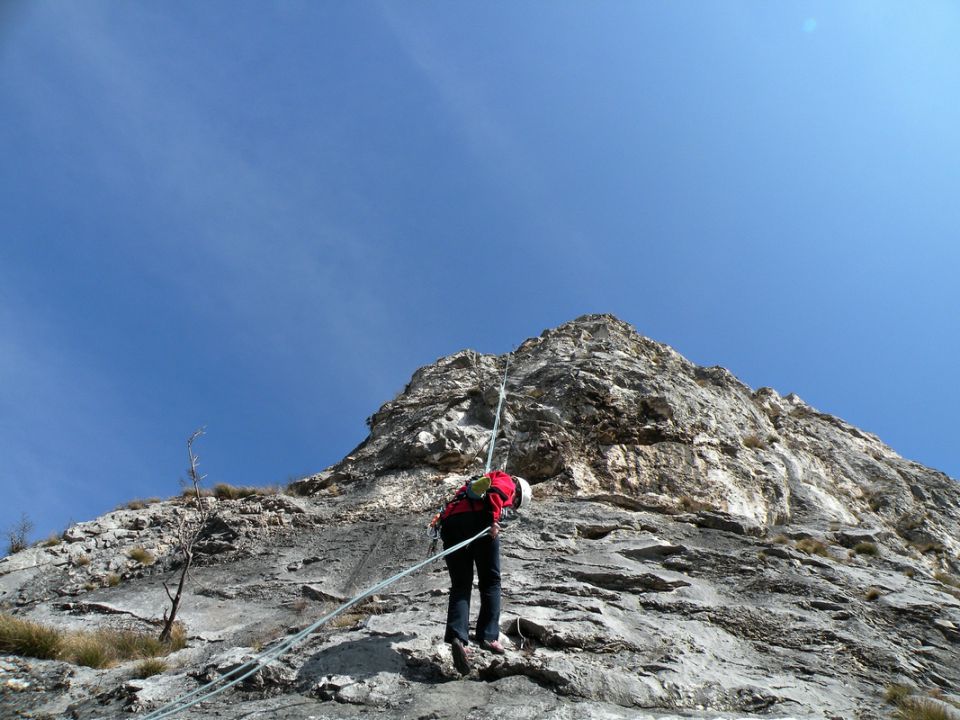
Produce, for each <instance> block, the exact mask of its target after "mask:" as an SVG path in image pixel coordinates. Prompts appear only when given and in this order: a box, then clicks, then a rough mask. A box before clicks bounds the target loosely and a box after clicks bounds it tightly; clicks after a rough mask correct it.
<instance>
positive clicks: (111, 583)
mask: <svg viewBox="0 0 960 720" xmlns="http://www.w3.org/2000/svg"><path fill="white" fill-rule="evenodd" d="M103 581H104V582H105V583H106V584H107V587H116V586H117V585H119V584H120V576H119V575H117V574H116V573H110V574H109V575H107V576H106V577H105V578H104V579H103Z"/></svg>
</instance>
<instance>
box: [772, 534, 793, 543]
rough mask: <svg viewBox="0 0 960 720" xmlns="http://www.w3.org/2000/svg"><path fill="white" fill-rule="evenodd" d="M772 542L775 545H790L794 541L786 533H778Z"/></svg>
mask: <svg viewBox="0 0 960 720" xmlns="http://www.w3.org/2000/svg"><path fill="white" fill-rule="evenodd" d="M770 542H772V543H773V544H774V545H789V544H790V543H791V542H793V541H792V540H791V539H790V538H788V537H787V536H786V535H777V536H776V537H775V538H773V539H772V540H771V541H770Z"/></svg>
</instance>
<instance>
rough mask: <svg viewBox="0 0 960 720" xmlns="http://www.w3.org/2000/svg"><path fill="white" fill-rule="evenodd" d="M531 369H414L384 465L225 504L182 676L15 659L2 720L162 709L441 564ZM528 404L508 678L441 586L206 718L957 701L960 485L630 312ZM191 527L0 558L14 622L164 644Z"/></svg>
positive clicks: (344, 627) (75, 531)
mask: <svg viewBox="0 0 960 720" xmlns="http://www.w3.org/2000/svg"><path fill="white" fill-rule="evenodd" d="M506 361H507V358H506V357H495V356H489V355H481V354H478V353H475V352H472V351H464V352H459V353H456V354H454V355H451V356H449V357H446V358H442V359H440V360H439V361H437V362H436V363H434V364H432V365H430V366H427V367H424V368H422V369H420V370H418V371H417V372H416V373H415V374H414V375H413V377H412V379H411V381H410V383H409V384H408V386H407V387H406V388H405V389H404V391H403V392H402V393H400V395H398V396H397V397H396V398H395V399H393V400H391V401H390V402H387V403H386V404H385V405H384V406H383V407H382V408H381V409H380V410H379V411H378V412H377V413H375V414H374V415H373V416H372V417H371V418H370V419H369V425H370V435H369V437H368V438H367V439H366V440H365V441H364V443H363V444H362V445H361V446H359V447H358V448H356V449H355V450H354V451H353V452H352V453H351V454H350V455H348V456H347V457H345V458H344V459H343V460H342V461H341V462H339V463H337V464H336V465H334V466H333V467H331V468H328V469H327V470H324V471H323V472H321V473H318V474H317V475H315V476H312V477H309V478H305V479H304V480H302V481H300V482H298V483H294V485H293V486H292V487H291V488H290V490H289V494H281V495H272V496H266V497H248V498H243V499H222V500H216V499H213V498H211V499H208V500H205V501H204V502H206V503H208V504H209V505H210V507H211V509H212V511H213V514H214V517H213V520H211V522H210V524H209V527H208V528H207V531H206V533H205V537H204V542H203V543H201V546H200V548H199V550H200V555H199V559H198V562H197V567H196V568H195V570H194V572H193V575H192V578H191V582H190V584H189V585H188V592H187V596H186V597H185V599H184V603H183V609H182V611H181V613H182V615H181V617H182V619H183V620H184V621H185V622H186V625H187V630H188V633H189V638H190V642H189V645H188V647H187V648H186V649H184V650H182V651H180V652H178V653H176V654H175V655H174V656H172V658H171V659H170V664H171V667H170V668H169V669H168V670H167V671H166V672H165V673H163V674H161V675H158V676H156V677H153V678H149V679H147V680H135V679H132V678H131V676H130V673H131V670H130V668H129V667H128V666H119V667H116V668H112V669H107V670H90V669H86V668H77V667H75V666H71V665H67V664H66V663H63V662H57V661H40V660H32V659H26V658H19V657H14V656H8V657H0V717H4V718H5V717H8V716H23V717H36V718H43V717H72V718H84V719H86V718H101V717H126V716H130V713H132V712H135V711H139V710H143V709H148V708H152V707H156V706H157V705H158V704H159V703H161V702H163V701H165V700H169V699H171V698H173V697H176V696H177V695H179V694H182V693H184V692H187V691H190V690H192V689H194V688H196V687H197V685H198V683H199V682H200V680H201V679H210V678H214V677H217V675H218V673H222V672H225V671H227V670H228V669H230V668H232V667H235V666H236V665H237V663H239V662H242V661H243V660H244V659H246V658H249V657H252V656H253V655H254V654H256V653H257V651H258V650H259V649H262V648H263V647H270V646H271V645H270V644H271V643H272V642H278V641H279V640H280V639H282V638H283V637H285V636H287V635H288V634H289V633H291V632H292V631H294V630H296V629H299V628H302V627H305V626H306V625H308V624H309V623H310V622H311V621H312V620H314V619H316V618H317V617H320V616H321V615H322V614H323V613H324V612H326V611H328V610H329V609H331V608H332V607H334V606H336V604H338V603H340V602H342V601H343V600H344V599H346V598H350V597H352V596H353V595H355V594H356V593H357V592H359V591H361V590H363V589H364V588H366V587H369V586H371V585H373V584H374V583H376V582H378V581H379V580H382V579H384V578H385V577H388V576H390V575H392V574H394V573H395V572H397V571H398V570H400V569H402V568H404V567H409V566H410V565H412V564H414V563H416V562H418V561H420V560H422V559H424V557H425V556H426V552H427V542H428V541H427V540H426V537H425V535H424V529H425V525H426V523H427V521H428V520H429V517H430V515H431V513H432V511H433V510H435V509H436V507H437V506H438V505H439V503H440V502H441V501H442V500H443V499H445V498H446V497H448V496H449V493H450V491H451V490H452V489H453V488H455V487H456V486H457V485H458V484H459V483H460V482H462V480H463V478H464V476H467V475H469V474H472V473H476V472H478V471H480V470H482V468H483V465H484V461H485V458H486V450H487V443H488V441H489V438H490V431H491V428H492V427H493V422H494V413H495V410H496V405H497V399H498V389H499V385H500V380H501V378H502V376H503V371H504V368H505V365H506ZM508 393H509V394H508V397H507V402H506V406H505V411H504V415H503V418H502V420H503V422H502V432H501V434H500V437H499V439H498V441H497V445H496V451H497V452H496V455H495V463H494V464H495V465H496V466H498V467H504V468H505V469H506V470H507V471H508V472H512V473H515V474H519V475H522V476H524V477H526V478H528V479H529V480H530V481H531V483H533V484H534V490H535V493H536V502H535V505H534V507H533V509H532V511H531V512H528V513H525V514H523V515H522V516H520V517H518V518H516V519H514V520H513V521H512V522H511V523H510V524H509V525H508V526H507V527H506V528H505V530H504V534H503V556H504V558H503V569H504V612H503V616H502V624H501V630H502V633H503V639H504V641H505V644H506V645H507V647H508V652H507V654H506V656H504V657H499V656H494V655H490V654H485V653H482V652H480V653H477V655H476V657H475V659H474V668H475V670H474V672H472V673H471V675H469V676H468V677H466V678H463V679H461V678H460V677H459V675H457V674H456V673H455V672H454V670H453V668H452V664H451V662H450V655H449V652H448V649H447V648H446V646H444V645H443V644H442V642H441V637H442V620H443V616H444V609H445V601H446V597H445V593H446V585H447V581H446V576H445V570H444V568H443V566H442V564H437V565H436V566H434V567H432V568H431V569H428V570H425V571H423V572H421V574H419V575H417V576H414V577H412V578H409V579H407V580H403V581H401V582H400V583H398V584H397V585H396V586H393V587H391V588H389V589H388V590H386V591H384V593H382V594H381V595H380V596H379V597H377V598H376V600H375V601H374V602H372V603H368V604H366V605H365V606H364V607H363V608H362V609H361V610H359V611H356V612H352V613H350V614H349V615H348V616H347V617H346V618H343V619H341V620H339V621H338V622H337V623H335V624H333V625H332V626H329V627H326V628H324V629H322V630H321V631H319V632H317V633H316V634H315V635H314V636H311V638H310V639H309V641H307V642H306V643H304V644H303V645H301V646H298V647H297V648H296V649H295V650H294V651H293V652H292V653H290V654H288V655H286V656H284V658H283V659H282V660H280V661H279V662H277V663H276V664H274V665H272V666H270V667H269V668H265V669H264V670H262V671H261V672H258V673H257V674H256V675H255V676H254V677H253V678H251V679H250V680H249V681H247V682H245V683H243V684H242V685H240V686H238V688H236V689H233V690H230V691H229V692H227V693H225V694H224V695H223V696H221V697H219V698H218V699H217V700H215V701H213V702H212V703H209V704H207V705H205V706H204V707H202V708H198V709H194V710H191V711H190V712H189V713H187V714H184V717H187V718H208V717H209V718H213V717H218V718H241V717H252V716H261V715H260V714H262V716H263V717H271V718H291V719H292V718H302V719H305V718H308V717H313V718H354V717H363V716H366V715H367V714H372V713H382V714H385V715H386V716H389V717H397V718H404V719H409V720H413V719H414V718H417V719H420V718H435V719H441V718H451V719H452V718H458V719H459V718H463V717H470V718H473V719H474V720H484V719H486V718H490V719H491V720H492V719H493V718H501V717H522V718H556V717H562V718H593V717H598V718H599V717H603V718H642V719H646V720H653V718H657V720H679V719H680V718H693V717H698V718H711V719H713V718H762V717H770V718H809V719H813V718H818V719H820V718H843V719H844V720H846V719H848V718H863V719H867V718H880V717H887V716H888V715H889V712H890V708H889V707H888V706H886V705H885V704H884V699H883V696H884V691H885V689H886V687H887V686H888V685H890V684H891V683H903V684H905V685H909V686H912V687H913V688H915V690H914V692H916V693H924V692H926V691H927V690H931V689H935V690H937V691H938V698H937V699H933V700H929V701H928V702H933V703H939V704H940V705H942V706H943V707H944V708H946V712H948V713H949V712H952V710H951V709H950V705H949V703H950V702H957V701H960V698H958V697H957V696H954V695H953V693H955V692H956V691H957V687H958V685H960V662H958V661H960V653H958V643H960V599H958V597H957V596H958V595H960V590H957V587H960V578H958V577H957V573H958V568H957V567H956V565H957V549H958V548H957V544H956V543H957V540H956V537H957V531H958V527H957V523H958V519H960V495H958V489H957V486H956V483H955V481H953V480H951V479H950V478H948V477H946V476H944V475H943V474H941V473H938V472H935V471H933V470H930V469H928V468H924V467H922V466H920V465H918V464H916V463H912V462H909V461H907V460H904V459H903V458H901V457H899V456H898V455H897V454H896V453H894V452H893V451H892V450H891V449H890V448H888V447H887V446H885V445H884V444H883V443H882V442H881V441H880V440H879V439H878V438H876V437H874V436H872V435H869V434H867V433H864V432H862V431H860V430H858V429H857V428H855V427H852V426H851V425H849V424H847V423H844V422H843V421H841V420H839V419H837V418H835V417H832V416H829V415H825V414H823V413H819V412H817V411H816V410H815V409H813V408H811V407H810V406H809V405H807V404H806V403H804V402H803V401H802V400H800V398H798V397H797V396H795V395H787V396H785V397H782V396H780V395H779V394H778V393H777V392H775V391H774V390H771V389H769V388H762V389H759V390H756V391H752V390H751V389H750V388H748V387H747V386H745V385H744V384H743V383H741V382H740V381H738V380H737V379H736V378H735V377H734V376H733V375H732V374H731V373H730V372H728V371H727V370H724V369H722V368H702V367H698V366H697V365H695V364H693V363H691V362H689V361H687V360H685V359H684V358H683V357H681V356H680V355H679V354H677V353H676V352H675V351H673V350H672V349H670V348H669V347H667V346H665V345H661V344H659V343H656V342H654V341H652V340H649V339H647V338H644V337H641V336H640V335H638V334H637V333H636V332H635V331H634V330H633V328H632V327H630V326H629V325H627V324H625V323H623V322H621V321H619V320H617V319H616V318H613V317H611V316H607V315H591V316H585V317H582V318H579V319H577V320H574V321H572V322H570V323H567V324H565V325H562V326H560V327H558V328H556V329H552V330H548V331H546V332H544V333H543V334H542V335H541V336H540V337H539V338H534V339H530V340H527V341H526V342H524V343H523V344H522V345H520V346H519V347H518V348H517V350H516V351H515V352H514V353H513V354H512V357H511V358H510V372H509V381H508ZM400 498H402V502H400ZM401 508H402V509H401ZM195 515H196V507H195V506H194V504H193V503H192V502H190V501H187V500H184V499H182V498H180V499H174V500H169V501H164V502H157V503H153V504H150V505H149V506H147V507H144V508H141V509H125V510H119V511H117V512H114V513H109V514H108V515H106V516H104V517H102V518H98V519H97V520H95V521H91V522H87V523H80V524H78V525H77V526H75V527H73V528H71V529H70V530H69V531H68V532H67V533H65V536H64V542H63V543H61V544H60V545H57V546H55V547H36V548H31V549H29V550H26V551H24V552H21V553H18V554H17V555H15V556H12V557H10V558H5V559H3V560H0V602H2V603H4V605H6V606H7V607H8V608H9V610H10V612H13V613H14V614H16V615H19V616H23V617H27V618H31V619H34V620H38V621H42V622H45V623H48V624H53V625H56V626H58V627H61V628H65V629H69V628H79V627H90V626H94V625H97V626H110V627H119V628H133V629H141V630H150V631H153V630H155V629H156V622H157V620H158V619H159V618H160V617H161V615H162V612H163V609H164V607H165V605H166V598H165V595H164V592H163V588H162V585H161V583H162V581H163V580H164V579H168V578H169V577H170V575H171V573H173V572H175V571H176V567H177V565H176V563H177V560H176V555H175V553H173V552H172V539H173V532H174V530H175V528H176V526H177V523H178V522H179V521H180V519H181V518H183V517H187V518H190V517H192V516H195ZM134 547H136V548H141V549H145V550H147V551H148V552H149V553H150V554H152V555H153V556H154V557H156V558H157V562H156V563H155V564H152V565H149V566H147V565H144V564H143V563H141V562H138V561H136V560H135V559H133V558H132V557H131V555H130V550H131V549H132V548H134ZM111 576H112V577H113V578H116V579H119V583H116V582H113V581H112V580H111V581H109V582H108V580H107V579H108V578H110V577H111Z"/></svg>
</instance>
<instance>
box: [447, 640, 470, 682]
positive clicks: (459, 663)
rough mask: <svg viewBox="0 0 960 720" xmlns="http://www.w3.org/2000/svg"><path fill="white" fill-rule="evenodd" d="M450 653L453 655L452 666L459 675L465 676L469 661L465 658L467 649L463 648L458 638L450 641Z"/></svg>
mask: <svg viewBox="0 0 960 720" xmlns="http://www.w3.org/2000/svg"><path fill="white" fill-rule="evenodd" d="M450 652H451V653H452V654H453V666H454V667H455V668H456V669H457V672H458V673H460V674H461V675H467V674H469V672H470V660H469V659H468V657H467V649H466V648H465V647H464V646H463V643H462V642H461V641H460V638H454V639H453V640H451V641H450Z"/></svg>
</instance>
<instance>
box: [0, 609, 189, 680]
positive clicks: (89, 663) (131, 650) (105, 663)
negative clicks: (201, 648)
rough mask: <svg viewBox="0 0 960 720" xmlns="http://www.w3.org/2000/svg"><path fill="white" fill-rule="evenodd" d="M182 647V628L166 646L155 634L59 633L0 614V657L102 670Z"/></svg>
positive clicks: (50, 628) (121, 632)
mask: <svg viewBox="0 0 960 720" xmlns="http://www.w3.org/2000/svg"><path fill="white" fill-rule="evenodd" d="M185 646H186V635H185V633H184V631H183V628H182V627H180V628H178V630H177V632H176V633H175V634H174V636H173V638H172V639H171V641H170V642H169V643H161V642H160V641H159V640H158V639H157V637H156V636H155V635H152V634H151V635H146V634H143V633H137V632H132V631H117V630H97V631H94V632H63V631H60V630H57V629H56V628H52V627H48V626H45V625H41V624H39V623H35V622H31V621H29V620H24V619H22V618H18V617H14V616H13V615H8V614H5V613H0V654H8V655H20V656H22V657H33V658H39V659H42V660H64V661H66V662H71V663H73V664H75V665H84V666H86V667H92V668H104V667H110V666H111V665H115V664H116V663H118V662H123V661H125V660H134V659H141V658H151V657H155V656H157V655H167V654H169V653H171V652H174V651H175V650H180V649H182V648H183V647H185Z"/></svg>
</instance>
